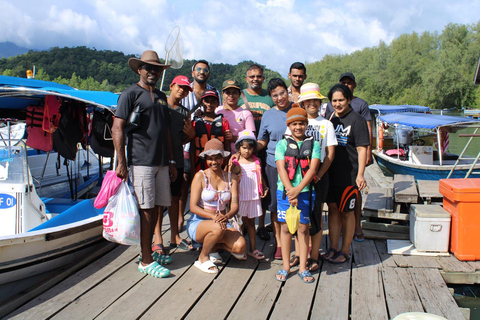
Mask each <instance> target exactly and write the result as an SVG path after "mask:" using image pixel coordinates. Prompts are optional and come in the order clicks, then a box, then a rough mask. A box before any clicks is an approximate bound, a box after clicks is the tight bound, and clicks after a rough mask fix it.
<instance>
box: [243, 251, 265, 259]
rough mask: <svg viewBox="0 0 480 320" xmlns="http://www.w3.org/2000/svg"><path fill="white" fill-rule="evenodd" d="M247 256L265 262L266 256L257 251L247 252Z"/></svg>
mask: <svg viewBox="0 0 480 320" xmlns="http://www.w3.org/2000/svg"><path fill="white" fill-rule="evenodd" d="M247 254H248V255H249V256H250V257H252V258H253V259H257V260H263V259H265V255H264V254H263V252H261V251H260V250H255V251H253V252H247Z"/></svg>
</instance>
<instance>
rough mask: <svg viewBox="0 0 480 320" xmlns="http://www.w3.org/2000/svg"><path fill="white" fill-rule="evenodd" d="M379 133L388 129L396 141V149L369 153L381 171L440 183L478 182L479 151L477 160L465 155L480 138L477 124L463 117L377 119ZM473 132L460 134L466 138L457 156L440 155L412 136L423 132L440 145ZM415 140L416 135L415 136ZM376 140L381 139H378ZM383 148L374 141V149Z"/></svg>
mask: <svg viewBox="0 0 480 320" xmlns="http://www.w3.org/2000/svg"><path fill="white" fill-rule="evenodd" d="M378 119H379V120H380V122H379V123H378V130H383V129H382V128H383V127H385V126H388V127H389V129H388V130H393V131H394V135H395V137H396V139H395V140H396V142H395V144H396V148H395V149H392V150H393V152H391V151H389V150H384V149H379V148H377V149H376V150H374V151H372V152H373V154H374V156H375V159H376V160H377V162H378V164H379V165H380V167H383V168H386V169H388V170H389V171H390V172H392V173H394V174H409V175H413V176H414V177H415V179H416V180H419V179H420V180H439V179H448V178H480V163H478V160H479V158H480V150H478V148H477V150H473V152H474V153H478V155H477V156H476V157H468V156H466V155H465V152H466V151H467V149H468V148H469V146H470V145H471V141H472V139H474V138H477V139H478V137H480V134H478V132H479V129H480V121H479V120H475V119H470V118H465V117H455V116H444V115H434V114H423V113H410V112H407V113H400V114H387V115H383V116H380V117H378ZM467 128H474V132H473V133H466V134H459V136H461V137H465V138H468V139H466V142H465V147H464V149H463V151H462V152H461V153H460V154H459V155H455V154H448V153H445V154H443V153H442V152H439V151H437V150H435V146H433V145H428V144H425V141H424V140H421V139H416V140H415V139H414V138H413V132H414V131H416V132H423V133H424V134H430V135H433V136H435V137H436V140H437V141H438V144H437V145H442V140H443V139H445V137H446V136H445V135H446V134H447V133H455V132H457V131H459V130H463V129H467ZM417 136H418V135H417ZM377 139H380V138H379V137H377ZM378 145H382V143H381V142H380V141H377V146H378Z"/></svg>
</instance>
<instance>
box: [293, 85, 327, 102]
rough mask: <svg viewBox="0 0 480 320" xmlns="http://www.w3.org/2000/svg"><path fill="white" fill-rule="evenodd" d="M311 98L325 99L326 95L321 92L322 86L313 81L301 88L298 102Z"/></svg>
mask: <svg viewBox="0 0 480 320" xmlns="http://www.w3.org/2000/svg"><path fill="white" fill-rule="evenodd" d="M310 99H319V100H322V99H325V97H324V96H323V95H322V94H321V93H320V87H319V85H318V84H316V83H313V82H308V83H305V84H304V85H303V86H302V87H301V88H300V95H299V96H298V101H297V102H298V103H300V102H302V101H305V100H310Z"/></svg>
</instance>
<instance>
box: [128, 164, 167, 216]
mask: <svg viewBox="0 0 480 320" xmlns="http://www.w3.org/2000/svg"><path fill="white" fill-rule="evenodd" d="M130 173H131V178H132V181H133V188H134V189H135V196H136V197H137V201H138V205H139V206H140V208H141V209H152V208H153V207H155V206H166V207H169V206H170V205H171V199H172V196H171V194H170V174H169V167H148V166H130Z"/></svg>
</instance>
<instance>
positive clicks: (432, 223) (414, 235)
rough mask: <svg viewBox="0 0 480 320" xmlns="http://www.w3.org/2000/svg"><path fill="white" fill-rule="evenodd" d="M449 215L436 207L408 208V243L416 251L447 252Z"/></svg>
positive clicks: (420, 206) (415, 206) (418, 206)
mask: <svg viewBox="0 0 480 320" xmlns="http://www.w3.org/2000/svg"><path fill="white" fill-rule="evenodd" d="M449 240H450V213H448V212H447V211H445V210H444V209H443V208H442V207H441V206H438V205H424V204H414V205H411V206H410V241H411V242H412V243H413V245H414V246H415V248H416V249H417V250H418V251H429V252H448V243H449Z"/></svg>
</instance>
